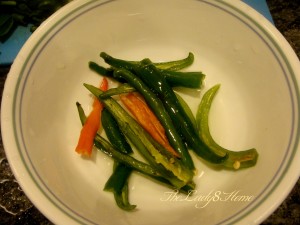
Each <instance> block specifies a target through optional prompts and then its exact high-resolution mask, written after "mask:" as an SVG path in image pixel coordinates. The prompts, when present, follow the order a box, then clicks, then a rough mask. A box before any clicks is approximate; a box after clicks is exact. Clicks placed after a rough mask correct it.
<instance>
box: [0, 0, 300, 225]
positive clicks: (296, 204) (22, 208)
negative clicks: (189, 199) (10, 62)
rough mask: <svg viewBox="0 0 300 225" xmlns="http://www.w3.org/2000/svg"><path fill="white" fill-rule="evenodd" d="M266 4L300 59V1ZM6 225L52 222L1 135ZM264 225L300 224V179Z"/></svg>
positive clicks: (1, 71)
mask: <svg viewBox="0 0 300 225" xmlns="http://www.w3.org/2000/svg"><path fill="white" fill-rule="evenodd" d="M267 3H268V6H269V8H270V11H271V14H272V17H273V20H274V22H275V26H276V27H277V29H278V30H279V31H280V32H281V33H282V34H283V35H284V36H285V38H286V39H287V41H288V42H289V43H290V45H291V46H292V47H293V49H294V50H295V52H296V54H297V56H298V58H300V1H299V0H293V1H291V0H290V1H289V0H288V1H286V0H267ZM8 71H9V66H7V67H0V90H1V91H0V98H2V91H3V86H4V82H5V79H6V75H7V73H8ZM0 110H1V108H0ZM4 208H5V209H6V210H5V209H4ZM8 211H9V212H8ZM4 224H14V225H17V224H20V225H21V224H22V225H29V224H30V225H35V224H43V225H48V224H52V223H51V222H49V221H48V220H47V219H46V218H45V217H44V216H43V215H42V214H41V213H40V212H39V211H38V210H37V209H36V208H35V207H34V206H33V204H32V203H31V202H30V200H28V198H27V197H26V196H25V195H24V193H23V192H22V190H21V188H20V187H19V185H18V183H17V181H16V180H15V178H14V176H13V174H12V172H11V170H10V167H9V164H8V162H7V159H6V156H5V152H4V149H3V144H2V138H1V135H0V225H4ZM262 224H263V225H268V224H285V225H290V224H300V180H298V182H297V184H296V185H295V187H294V188H293V190H292V191H291V193H290V194H289V196H288V197H287V198H286V200H285V201H284V202H283V203H282V204H281V205H280V207H279V208H278V209H277V210H276V211H275V212H274V213H273V214H272V215H271V216H270V217H269V218H268V219H267V220H265V222H263V223H262Z"/></svg>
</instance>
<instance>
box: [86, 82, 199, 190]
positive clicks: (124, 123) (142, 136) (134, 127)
mask: <svg viewBox="0 0 300 225" xmlns="http://www.w3.org/2000/svg"><path fill="white" fill-rule="evenodd" d="M84 85H85V87H86V88H87V89H88V90H89V91H90V92H91V93H93V94H94V95H95V96H96V97H99V98H100V99H101V101H102V102H103V104H104V105H105V107H106V108H107V109H108V110H109V111H110V113H111V114H112V115H113V116H114V118H115V119H116V121H117V122H118V125H119V127H120V129H121V130H122V132H123V133H124V135H126V137H128V139H129V140H130V141H131V142H132V143H133V144H134V145H135V146H136V147H137V149H138V150H139V152H140V153H141V154H142V155H143V156H144V157H145V159H146V160H147V161H148V162H149V163H150V165H151V166H155V168H156V169H157V170H158V171H159V172H160V174H161V175H163V176H166V178H167V179H168V180H169V181H170V182H171V183H172V184H173V185H174V186H175V187H177V188H179V189H180V188H181V187H183V186H184V185H186V184H188V183H189V182H191V180H192V178H193V174H192V172H191V171H190V170H189V169H188V168H185V166H184V164H182V162H181V161H180V160H179V159H177V158H176V157H174V156H172V155H171V154H167V150H165V151H163V152H162V151H159V150H158V149H157V148H156V147H155V146H154V145H153V140H152V139H153V138H152V137H151V136H150V135H149V134H148V133H147V132H146V131H145V130H144V129H143V128H142V127H141V126H140V125H139V124H138V123H137V122H136V121H135V120H134V119H133V118H132V117H131V116H130V115H129V114H128V112H126V111H125V110H124V109H123V108H122V107H121V106H120V105H119V104H118V103H117V102H116V101H115V100H114V99H113V98H105V99H102V98H101V94H102V93H103V92H102V91H101V90H100V89H98V88H96V87H94V86H92V85H88V84H84Z"/></svg>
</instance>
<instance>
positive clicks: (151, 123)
mask: <svg viewBox="0 0 300 225" xmlns="http://www.w3.org/2000/svg"><path fill="white" fill-rule="evenodd" d="M120 99H121V101H122V103H123V104H124V105H125V106H126V108H127V109H128V110H129V111H130V112H131V113H132V115H133V116H134V117H135V118H136V120H137V121H138V122H139V124H140V125H141V126H142V127H143V128H144V129H145V130H146V131H147V132H148V133H149V134H150V135H151V136H152V137H153V138H154V140H156V141H157V142H158V143H160V144H161V145H162V146H163V147H164V148H165V149H166V150H168V151H169V152H171V153H172V154H173V155H174V156H176V157H180V155H179V154H178V153H177V152H176V151H175V150H174V149H173V148H172V146H171V145H170V143H169V141H168V138H167V136H166V134H165V129H164V127H163V126H162V125H161V123H160V121H159V120H158V119H157V118H156V116H155V114H154V113H153V112H152V111H151V109H150V108H149V106H148V105H147V104H146V103H145V101H144V100H143V97H142V96H141V95H139V94H138V93H136V92H132V93H129V94H125V95H120Z"/></svg>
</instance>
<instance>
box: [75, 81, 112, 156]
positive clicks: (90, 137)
mask: <svg viewBox="0 0 300 225" xmlns="http://www.w3.org/2000/svg"><path fill="white" fill-rule="evenodd" d="M100 89H101V90H102V91H106V90H107V89H108V81H107V79H106V78H103V79H102V82H101V85H100ZM102 109H103V104H102V103H101V102H100V101H99V100H98V99H97V98H96V97H95V98H94V102H93V109H92V111H91V113H90V114H89V115H88V117H87V119H86V121H85V123H84V125H83V127H82V129H81V132H80V136H79V140H78V143H77V146H76V149H75V151H76V152H77V153H79V154H81V155H85V156H91V154H92V149H93V145H94V138H95V136H96V133H97V131H98V130H99V127H100V119H101V112H102Z"/></svg>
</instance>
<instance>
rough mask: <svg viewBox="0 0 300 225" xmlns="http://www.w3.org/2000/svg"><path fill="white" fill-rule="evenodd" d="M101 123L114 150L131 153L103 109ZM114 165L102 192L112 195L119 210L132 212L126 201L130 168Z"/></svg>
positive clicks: (112, 119) (129, 147) (124, 139)
mask: <svg viewBox="0 0 300 225" xmlns="http://www.w3.org/2000/svg"><path fill="white" fill-rule="evenodd" d="M101 123H102V126H103V128H104V130H105V133H106V136H107V138H108V140H109V141H110V143H112V145H113V146H114V147H115V149H116V150H118V151H121V152H123V153H124V154H130V153H132V152H133V151H132V149H131V146H130V145H129V143H128V142H127V141H126V138H125V136H124V135H123V133H122V132H121V131H120V129H119V127H118V124H117V122H116V121H115V119H114V118H113V116H112V115H111V114H110V112H109V111H108V110H107V109H105V108H104V109H103V110H102V113H101ZM114 164H115V166H114V170H113V173H112V175H111V176H110V178H109V179H108V181H107V182H106V184H105V186H104V190H105V191H111V192H113V193H114V197H115V201H116V203H117V205H118V206H119V207H120V208H122V209H124V210H127V211H130V210H133V209H135V207H136V206H135V205H131V204H130V203H129V201H128V179H129V177H130V174H131V172H132V168H130V167H128V166H126V165H124V164H123V163H119V162H117V161H115V162H114ZM116 164H117V165H116Z"/></svg>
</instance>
